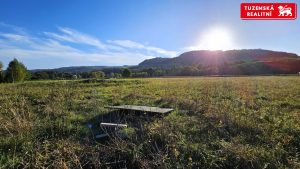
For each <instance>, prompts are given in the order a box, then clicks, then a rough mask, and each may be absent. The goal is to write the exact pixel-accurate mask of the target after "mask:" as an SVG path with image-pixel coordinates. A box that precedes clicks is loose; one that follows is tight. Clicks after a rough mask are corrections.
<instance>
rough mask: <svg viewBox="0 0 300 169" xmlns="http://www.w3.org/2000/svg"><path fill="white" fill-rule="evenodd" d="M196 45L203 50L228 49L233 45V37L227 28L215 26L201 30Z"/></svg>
mask: <svg viewBox="0 0 300 169" xmlns="http://www.w3.org/2000/svg"><path fill="white" fill-rule="evenodd" d="M197 46H198V48H200V49H205V50H229V49H233V47H234V45H233V37H232V34H231V32H230V31H228V30H227V29H225V28H221V27H216V28H212V29H209V30H208V31H206V32H203V34H202V36H201V38H200V43H199V44H198V45H197Z"/></svg>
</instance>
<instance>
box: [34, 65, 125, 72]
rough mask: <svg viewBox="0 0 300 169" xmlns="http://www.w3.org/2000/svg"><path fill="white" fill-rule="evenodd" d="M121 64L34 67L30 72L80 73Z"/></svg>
mask: <svg viewBox="0 0 300 169" xmlns="http://www.w3.org/2000/svg"><path fill="white" fill-rule="evenodd" d="M120 67H121V66H70V67H61V68H56V69H34V70H31V72H40V71H53V72H59V73H82V72H92V71H97V70H103V69H109V68H120Z"/></svg>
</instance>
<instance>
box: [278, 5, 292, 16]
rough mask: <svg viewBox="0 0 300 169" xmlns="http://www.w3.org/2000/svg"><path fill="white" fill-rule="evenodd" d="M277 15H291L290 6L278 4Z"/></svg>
mask: <svg viewBox="0 0 300 169" xmlns="http://www.w3.org/2000/svg"><path fill="white" fill-rule="evenodd" d="M278 9H279V15H278V16H292V15H293V14H292V8H290V7H287V6H285V7H283V6H279V7H278Z"/></svg>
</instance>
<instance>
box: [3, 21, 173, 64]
mask: <svg viewBox="0 0 300 169" xmlns="http://www.w3.org/2000/svg"><path fill="white" fill-rule="evenodd" d="M1 24H3V23H0V30H1V26H3V25H1ZM11 28H12V27H11ZM12 31H13V33H12V32H0V60H4V61H7V60H8V58H12V57H17V58H18V59H20V60H21V61H23V62H24V63H25V64H26V61H27V60H31V61H33V62H38V61H43V60H47V61H48V62H49V63H46V65H47V66H48V67H44V66H41V67H40V64H39V63H35V64H34V65H28V68H29V69H35V68H50V67H51V68H53V67H58V66H71V65H112V66H116V65H136V64H138V63H140V62H142V61H143V60H145V59H149V58H154V57H158V56H159V57H161V56H167V57H172V56H175V55H176V52H175V51H169V50H165V49H161V48H158V47H153V46H148V45H143V44H140V43H137V42H134V41H130V40H110V41H107V42H106V43H103V42H102V41H100V40H99V39H98V38H96V37H93V36H90V35H87V34H84V33H81V32H79V31H76V30H73V29H70V28H59V31H58V32H44V35H46V36H40V35H41V34H39V36H33V35H30V34H28V33H27V32H20V31H16V30H14V29H12ZM82 45H88V46H90V47H91V48H92V49H91V48H90V47H88V48H86V47H85V46H82ZM59 60H64V61H66V60H67V61H68V63H61V62H59ZM52 61H53V62H54V61H55V62H57V61H58V62H59V64H56V65H57V66H56V65H55V63H52ZM43 65H45V63H44V64H43Z"/></svg>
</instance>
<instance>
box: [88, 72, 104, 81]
mask: <svg viewBox="0 0 300 169" xmlns="http://www.w3.org/2000/svg"><path fill="white" fill-rule="evenodd" d="M90 77H91V78H94V79H102V78H104V77H105V73H104V72H102V71H94V72H91V75H90Z"/></svg>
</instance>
